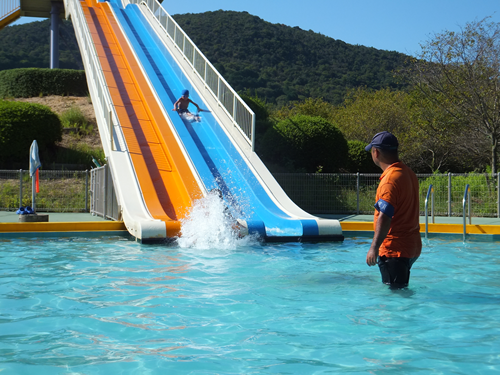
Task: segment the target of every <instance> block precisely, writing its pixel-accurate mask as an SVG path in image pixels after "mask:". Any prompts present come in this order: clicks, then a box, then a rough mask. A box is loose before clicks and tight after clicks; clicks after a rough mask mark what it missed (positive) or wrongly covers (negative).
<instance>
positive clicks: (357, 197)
mask: <svg viewBox="0 0 500 375" xmlns="http://www.w3.org/2000/svg"><path fill="white" fill-rule="evenodd" d="M356 215H359V172H358V173H356Z"/></svg>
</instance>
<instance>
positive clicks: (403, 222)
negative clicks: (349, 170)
mask: <svg viewBox="0 0 500 375" xmlns="http://www.w3.org/2000/svg"><path fill="white" fill-rule="evenodd" d="M398 146H399V143H398V140H397V138H396V137H395V136H394V135H393V134H391V133H389V132H387V131H384V132H381V133H378V134H376V135H375V136H374V137H373V139H372V141H371V143H370V144H369V145H368V146H366V148H365V150H366V151H371V154H372V159H373V162H374V163H375V165H377V166H378V167H380V168H381V169H382V171H383V172H382V176H380V184H379V186H378V188H377V195H376V198H375V200H376V203H375V214H374V219H373V226H374V231H375V233H374V236H373V241H372V244H371V246H370V249H369V250H368V254H367V255H366V263H367V264H368V266H374V265H375V264H377V263H378V266H379V269H380V273H381V275H382V282H383V283H384V284H387V285H390V286H391V287H392V288H404V287H406V286H408V282H409V281H410V269H411V266H412V265H413V263H414V262H415V261H416V260H417V259H418V257H419V256H420V252H421V251H422V240H421V238H420V225H419V215H420V212H419V211H420V209H419V197H418V194H419V190H418V179H417V176H416V175H415V173H413V171H412V170H411V169H410V168H409V167H407V166H406V165H405V164H403V163H402V162H401V161H400V160H399V155H398Z"/></svg>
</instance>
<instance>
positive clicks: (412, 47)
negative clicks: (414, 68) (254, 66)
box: [18, 0, 500, 55]
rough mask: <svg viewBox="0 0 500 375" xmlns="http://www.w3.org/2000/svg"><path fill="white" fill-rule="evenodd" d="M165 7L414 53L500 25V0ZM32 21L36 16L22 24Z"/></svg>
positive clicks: (203, 2) (207, 2)
mask: <svg viewBox="0 0 500 375" xmlns="http://www.w3.org/2000/svg"><path fill="white" fill-rule="evenodd" d="M284 4H286V5H284ZM163 7H164V8H165V9H166V10H167V12H169V13H170V14H178V13H202V12H206V11H215V10H219V9H222V10H235V11H247V12H248V13H250V14H253V15H255V16H258V17H260V18H262V19H264V20H265V21H268V22H271V23H282V24H285V25H288V26H299V27H300V28H302V29H304V30H313V31H315V32H318V33H321V34H323V35H326V36H329V37H332V38H334V39H340V40H343V41H344V42H346V43H350V44H359V45H363V46H367V47H375V48H378V49H383V50H388V51H398V52H403V53H406V54H410V55H414V54H416V53H418V52H419V51H420V43H422V42H425V41H426V40H428V39H429V38H430V37H431V36H432V35H433V34H434V33H439V32H442V31H444V30H459V29H460V26H463V25H465V23H467V22H470V21H474V20H476V19H478V20H479V19H482V18H484V17H487V16H492V21H495V22H500V0H420V1H415V0H377V1H375V0H343V1H339V0H307V1H304V0H286V1H285V0H281V1H276V0H247V1H242V0H237V1H235V0H186V1H172V0H164V2H163ZM26 20H28V21H29V20H33V18H28V19H21V20H20V21H21V22H22V21H26ZM18 22H19V21H18Z"/></svg>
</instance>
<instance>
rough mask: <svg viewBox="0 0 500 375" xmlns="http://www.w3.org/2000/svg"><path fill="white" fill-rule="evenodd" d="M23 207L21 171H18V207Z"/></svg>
mask: <svg viewBox="0 0 500 375" xmlns="http://www.w3.org/2000/svg"><path fill="white" fill-rule="evenodd" d="M22 206H23V170H22V169H20V170H19V207H22Z"/></svg>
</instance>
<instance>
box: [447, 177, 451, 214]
mask: <svg viewBox="0 0 500 375" xmlns="http://www.w3.org/2000/svg"><path fill="white" fill-rule="evenodd" d="M448 216H449V217H451V172H448Z"/></svg>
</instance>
